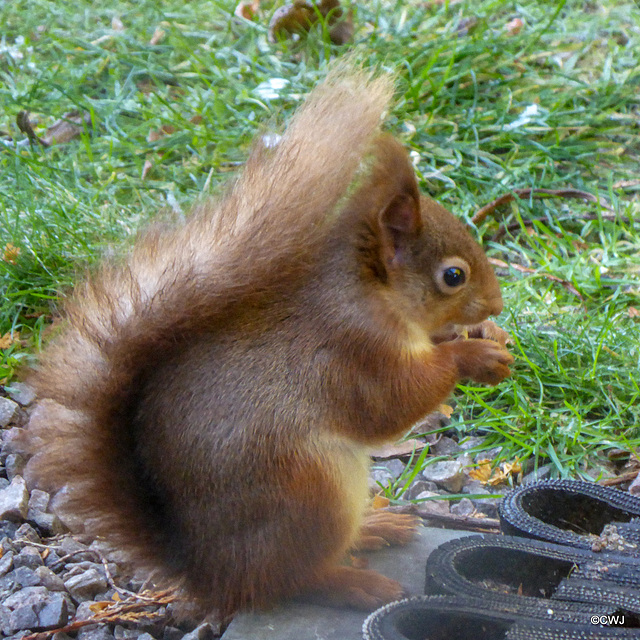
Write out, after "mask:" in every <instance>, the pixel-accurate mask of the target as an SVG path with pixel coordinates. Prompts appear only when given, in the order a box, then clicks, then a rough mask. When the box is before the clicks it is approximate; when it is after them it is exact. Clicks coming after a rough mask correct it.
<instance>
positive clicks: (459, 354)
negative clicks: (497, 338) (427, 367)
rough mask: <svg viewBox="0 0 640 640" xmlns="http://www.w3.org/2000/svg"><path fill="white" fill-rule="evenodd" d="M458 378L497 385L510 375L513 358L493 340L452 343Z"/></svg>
mask: <svg viewBox="0 0 640 640" xmlns="http://www.w3.org/2000/svg"><path fill="white" fill-rule="evenodd" d="M452 347H453V348H454V350H455V361H456V365H457V366H458V375H459V377H460V378H463V379H464V378H468V379H471V380H474V381H475V382H485V383H487V384H498V382H500V381H501V380H504V379H505V378H507V377H508V376H510V375H511V370H510V369H509V365H510V364H511V363H512V362H513V356H512V355H511V354H510V353H509V352H508V351H507V350H506V349H505V348H504V347H503V346H502V345H500V344H498V343H497V342H494V341H493V340H477V339H470V340H462V341H460V342H455V343H452Z"/></svg>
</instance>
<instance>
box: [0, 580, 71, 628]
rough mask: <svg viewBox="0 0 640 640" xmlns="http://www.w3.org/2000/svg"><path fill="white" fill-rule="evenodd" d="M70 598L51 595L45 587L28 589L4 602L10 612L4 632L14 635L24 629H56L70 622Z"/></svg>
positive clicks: (59, 594)
mask: <svg viewBox="0 0 640 640" xmlns="http://www.w3.org/2000/svg"><path fill="white" fill-rule="evenodd" d="M69 605H70V603H69V600H68V596H66V595H63V594H61V593H53V594H51V593H49V592H48V591H47V589H46V588H45V587H26V588H24V589H21V590H20V591H18V592H16V593H14V594H12V595H10V596H9V597H8V598H6V599H5V601H4V606H5V607H6V608H7V609H8V610H9V613H8V615H7V617H6V621H5V624H4V625H3V629H2V630H3V631H4V633H5V634H12V633H15V632H16V631H20V630H22V629H36V630H43V629H55V628H56V627H60V626H63V625H65V624H66V623H67V621H68V620H69V613H70V606H69Z"/></svg>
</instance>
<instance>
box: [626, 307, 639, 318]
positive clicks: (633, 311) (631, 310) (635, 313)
mask: <svg viewBox="0 0 640 640" xmlns="http://www.w3.org/2000/svg"><path fill="white" fill-rule="evenodd" d="M627 313H628V314H629V317H630V318H638V317H640V311H638V310H637V309H636V308H635V307H629V309H628V310H627Z"/></svg>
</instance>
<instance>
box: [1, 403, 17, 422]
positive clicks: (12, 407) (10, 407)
mask: <svg viewBox="0 0 640 640" xmlns="http://www.w3.org/2000/svg"><path fill="white" fill-rule="evenodd" d="M17 410H18V405H17V404H16V403H15V402H14V401H13V400H9V398H1V397H0V427H3V428H4V427H6V426H7V425H8V424H9V423H10V422H11V420H12V418H13V416H14V415H15V413H16V411H17Z"/></svg>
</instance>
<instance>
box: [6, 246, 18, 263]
mask: <svg viewBox="0 0 640 640" xmlns="http://www.w3.org/2000/svg"><path fill="white" fill-rule="evenodd" d="M19 254H20V247H16V246H15V245H13V244H11V243H10V242H7V244H5V245H4V253H3V254H2V259H3V260H4V261H5V262H8V263H9V264H16V263H17V262H18V255H19Z"/></svg>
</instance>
